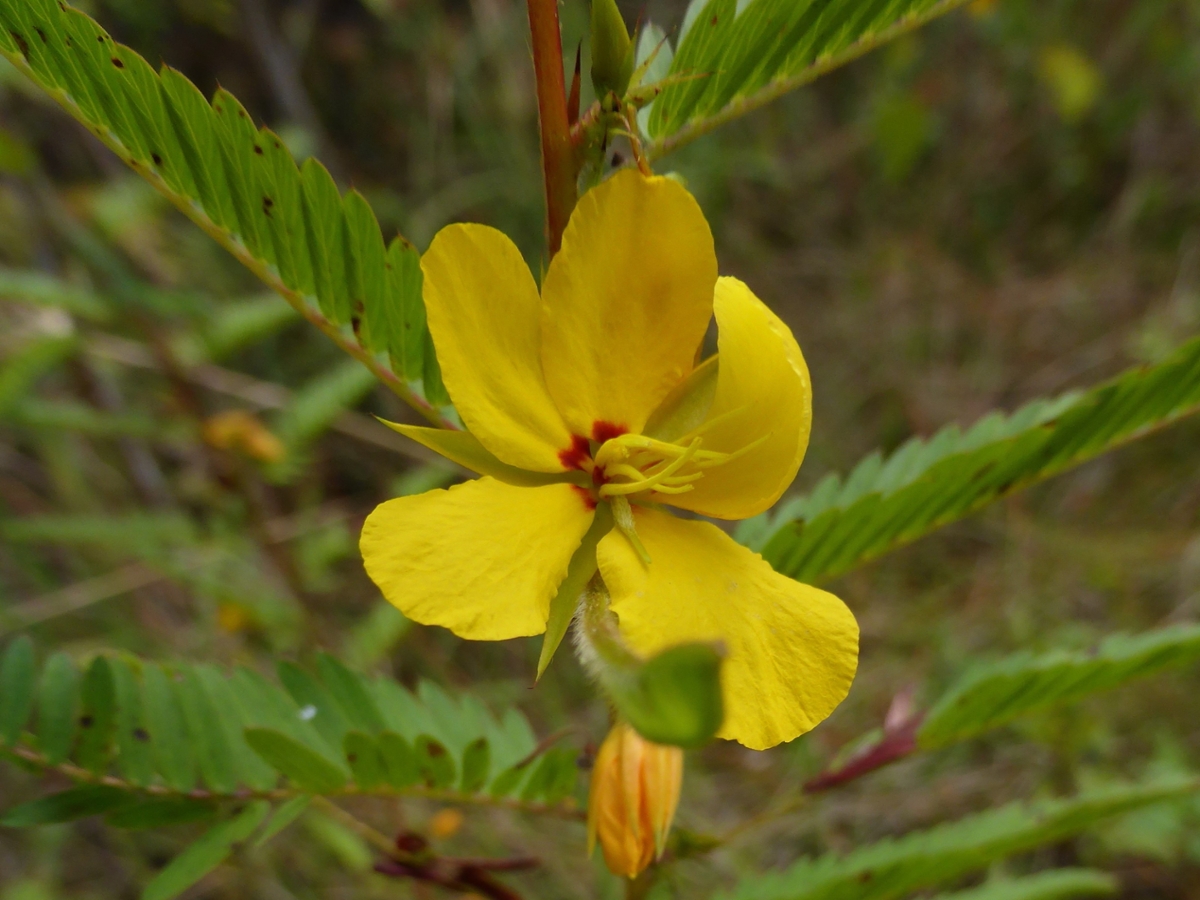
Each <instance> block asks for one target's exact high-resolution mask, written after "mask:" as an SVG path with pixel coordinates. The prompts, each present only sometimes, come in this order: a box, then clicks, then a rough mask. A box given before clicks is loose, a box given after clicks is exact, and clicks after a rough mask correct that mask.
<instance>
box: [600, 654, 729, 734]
mask: <svg viewBox="0 0 1200 900" xmlns="http://www.w3.org/2000/svg"><path fill="white" fill-rule="evenodd" d="M721 659H722V653H721V652H720V650H719V649H718V648H717V647H716V646H714V645H712V644H680V645H679V646H676V647H669V648H668V649H666V650H664V651H663V652H662V653H660V654H658V656H655V657H653V658H652V659H650V660H648V661H647V662H646V663H644V664H643V665H642V666H641V667H640V669H639V670H638V671H637V673H636V676H635V677H634V678H633V679H631V680H630V681H628V682H624V683H622V682H618V683H617V684H616V685H615V690H614V689H613V687H611V686H610V694H611V696H612V699H613V701H614V702H615V703H616V706H617V709H619V710H620V712H621V714H622V715H623V716H625V718H626V719H627V720H628V722H629V724H630V725H632V726H633V727H634V728H635V729H636V730H637V732H638V734H640V735H641V736H642V737H644V738H645V739H646V740H648V741H654V743H656V744H673V745H674V746H676V747H683V748H685V749H691V748H694V747H700V746H703V745H704V744H706V743H708V742H709V741H710V740H712V738H713V736H714V735H716V733H717V729H718V728H720V727H721V723H722V722H723V721H724V719H725V706H724V703H723V702H722V698H721Z"/></svg>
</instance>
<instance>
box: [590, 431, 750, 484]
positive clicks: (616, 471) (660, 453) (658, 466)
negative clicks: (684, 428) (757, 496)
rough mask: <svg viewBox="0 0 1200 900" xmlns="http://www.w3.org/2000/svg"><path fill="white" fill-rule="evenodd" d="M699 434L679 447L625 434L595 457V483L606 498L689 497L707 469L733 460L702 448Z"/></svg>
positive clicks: (638, 435)
mask: <svg viewBox="0 0 1200 900" xmlns="http://www.w3.org/2000/svg"><path fill="white" fill-rule="evenodd" d="M700 444H701V438H700V437H699V436H698V435H696V436H693V437H691V438H690V440H687V441H686V442H681V443H678V444H672V443H668V442H666V441H659V440H656V439H654V438H651V437H646V436H645V435H642V434H622V435H619V436H617V437H614V438H610V439H609V440H607V441H605V442H604V443H603V444H601V445H600V449H599V450H597V451H596V454H595V456H594V457H593V465H594V466H595V470H594V471H593V472H592V480H593V481H594V482H596V483H597V484H598V485H599V487H598V489H597V494H598V495H599V496H600V497H602V498H605V499H608V498H611V497H631V496H633V495H636V494H642V493H646V492H648V491H655V492H656V493H659V494H686V493H687V492H688V491H690V490H693V488H694V483H695V482H697V481H699V480H700V479H701V478H703V477H704V471H703V470H704V469H706V468H711V467H712V466H719V465H720V464H721V463H723V462H725V461H727V460H728V459H729V457H730V454H728V453H716V452H714V451H711V450H701V449H700Z"/></svg>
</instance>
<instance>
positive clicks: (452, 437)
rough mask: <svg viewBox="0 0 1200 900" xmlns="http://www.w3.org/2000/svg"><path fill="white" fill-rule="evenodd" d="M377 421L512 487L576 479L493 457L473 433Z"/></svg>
mask: <svg viewBox="0 0 1200 900" xmlns="http://www.w3.org/2000/svg"><path fill="white" fill-rule="evenodd" d="M379 421H380V422H382V423H383V424H384V425H386V426H387V427H388V428H390V429H392V431H398V432H399V433H400V434H402V435H404V436H405V437H407V438H411V439H412V440H414V441H416V442H417V443H418V444H420V445H421V446H422V447H426V448H428V449H430V450H432V451H433V452H434V453H437V454H438V455H440V456H444V457H445V458H446V459H448V460H450V462H452V463H457V464H458V465H460V466H462V467H463V468H464V469H470V470H471V471H472V472H476V473H478V474H480V475H491V476H492V477H493V478H495V479H496V480H497V481H503V482H504V483H505V484H511V485H515V486H516V487H541V486H542V485H545V484H561V483H573V482H576V481H578V479H579V473H577V472H530V471H527V470H526V469H519V468H517V467H516V466H510V465H509V464H508V463H506V462H502V461H501V460H499V459H497V458H496V456H495V455H494V454H493V453H492V452H491V451H490V450H488V449H487V448H486V447H484V446H483V444H481V443H480V442H479V439H478V438H477V437H475V435H473V434H471V432H469V431H466V430H461V431H451V430H450V429H448V428H428V427H425V426H422V425H404V424H402V423H400V422H389V421H387V419H380V420H379Z"/></svg>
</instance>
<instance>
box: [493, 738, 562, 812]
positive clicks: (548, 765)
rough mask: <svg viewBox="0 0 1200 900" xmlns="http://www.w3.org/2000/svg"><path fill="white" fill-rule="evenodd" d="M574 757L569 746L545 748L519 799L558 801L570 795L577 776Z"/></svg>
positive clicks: (546, 801)
mask: <svg viewBox="0 0 1200 900" xmlns="http://www.w3.org/2000/svg"><path fill="white" fill-rule="evenodd" d="M575 759H576V753H575V751H574V750H572V749H571V748H569V747H552V748H551V749H549V750H547V751H546V752H545V754H543V755H542V758H541V759H540V760H538V763H537V767H536V768H535V769H534V770H533V774H532V775H530V776H529V780H528V781H527V782H525V786H524V787H523V788H522V789H521V799H522V800H541V801H543V802H545V803H558V802H559V801H561V800H563V799H564V798H566V797H568V796H570V795H571V793H572V792H573V791H574V790H575V781H576V779H577V778H578V776H579V767H578V765H577V764H576V761H575ZM493 790H495V788H493Z"/></svg>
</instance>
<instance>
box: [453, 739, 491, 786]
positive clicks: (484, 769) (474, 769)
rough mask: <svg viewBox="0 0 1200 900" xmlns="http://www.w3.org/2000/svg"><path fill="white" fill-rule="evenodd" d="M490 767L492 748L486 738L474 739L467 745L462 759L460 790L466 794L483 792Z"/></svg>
mask: <svg viewBox="0 0 1200 900" xmlns="http://www.w3.org/2000/svg"><path fill="white" fill-rule="evenodd" d="M491 765H492V748H491V747H490V746H489V745H488V741H487V738H476V739H475V740H473V741H471V743H469V744H467V749H466V750H464V751H463V758H462V782H461V785H460V786H461V788H462V790H463V791H464V792H466V793H468V794H474V793H476V792H477V791H481V790H483V786H484V785H485V784H487V780H488V770H489V769H490V768H491Z"/></svg>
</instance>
